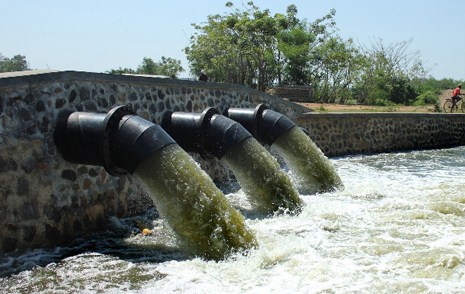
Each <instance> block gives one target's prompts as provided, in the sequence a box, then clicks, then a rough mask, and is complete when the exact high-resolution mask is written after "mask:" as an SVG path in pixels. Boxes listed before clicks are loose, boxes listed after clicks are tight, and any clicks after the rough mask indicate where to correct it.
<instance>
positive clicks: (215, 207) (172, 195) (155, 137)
mask: <svg viewBox="0 0 465 294" xmlns="http://www.w3.org/2000/svg"><path fill="white" fill-rule="evenodd" d="M55 143H56V145H57V149H58V150H59V152H60V153H61V154H62V155H63V157H64V158H65V159H66V160H68V161H70V162H74V163H81V164H91V165H100V166H104V167H105V169H106V170H107V171H108V172H109V173H110V174H112V175H124V174H134V175H135V176H136V177H137V178H138V179H140V180H141V182H142V184H143V185H144V186H145V187H146V188H147V191H148V192H149V195H150V196H151V198H152V199H153V200H154V202H155V204H156V206H157V209H158V210H159V212H160V215H161V216H162V217H163V218H164V219H166V221H167V223H168V225H169V226H170V227H171V228H172V229H173V230H174V232H175V233H176V234H177V235H178V236H179V238H180V240H181V243H182V245H184V248H186V250H188V251H189V252H190V253H192V254H195V255H201V256H204V257H207V258H212V259H220V258H223V257H224V256H225V255H226V254H228V253H229V252H231V251H237V250H242V249H248V248H252V247H254V246H256V241H255V237H254V236H253V234H252V233H251V232H250V231H249V229H248V228H247V226H246V225H245V223H244V218H243V216H242V215H241V214H240V213H239V212H238V211H237V210H235V209H234V208H233V207H232V206H231V205H230V204H229V202H228V201H227V199H226V198H225V196H224V194H223V193H222V192H221V191H220V190H219V189H218V188H217V187H216V186H215V184H214V183H213V181H212V180H211V178H210V177H208V175H207V174H206V173H205V172H203V171H202V170H201V169H200V168H199V167H198V165H197V164H196V163H195V162H194V160H193V159H192V158H191V157H190V156H189V155H188V154H187V153H185V152H184V151H183V150H182V149H181V148H180V147H179V146H178V145H177V144H176V142H175V141H174V140H173V139H172V138H171V137H170V136H169V135H168V134H167V133H166V132H165V131H164V130H163V129H162V128H161V127H160V126H158V125H155V124H153V123H151V122H149V121H147V120H144V119H142V118H140V117H138V116H136V115H133V114H132V110H131V109H130V107H128V106H122V107H116V108H114V109H112V110H111V111H110V112H109V113H108V114H107V115H105V114H101V113H84V112H73V113H63V114H62V115H61V117H60V119H59V122H58V125H57V128H56V132H55Z"/></svg>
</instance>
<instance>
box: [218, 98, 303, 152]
mask: <svg viewBox="0 0 465 294" xmlns="http://www.w3.org/2000/svg"><path fill="white" fill-rule="evenodd" d="M223 114H224V115H225V116H227V117H229V118H230V119H232V120H234V121H237V122H238V123H240V124H241V125H242V126H244V128H246V129H247V130H248V131H249V132H250V133H251V134H252V135H253V136H254V137H255V139H257V141H259V142H260V143H262V144H265V145H271V144H273V142H274V141H275V140H276V139H277V138H278V137H279V136H281V135H282V134H283V133H285V132H287V131H288V130H290V129H291V128H293V127H294V126H295V124H294V122H292V121H291V120H290V119H289V118H288V117H287V116H285V115H283V114H281V113H278V112H276V111H273V110H270V109H268V108H267V107H266V106H265V105H264V104H259V105H258V106H257V107H255V108H254V109H253V108H228V109H226V110H225V111H224V113H223Z"/></svg>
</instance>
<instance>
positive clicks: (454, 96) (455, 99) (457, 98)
mask: <svg viewBox="0 0 465 294" xmlns="http://www.w3.org/2000/svg"><path fill="white" fill-rule="evenodd" d="M460 89H462V84H458V86H457V88H455V90H454V91H453V92H452V104H453V105H455V104H456V103H457V102H459V101H460V100H462V98H460V96H461V95H462V94H460Z"/></svg>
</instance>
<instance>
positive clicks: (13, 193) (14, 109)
mask: <svg viewBox="0 0 465 294" xmlns="http://www.w3.org/2000/svg"><path fill="white" fill-rule="evenodd" d="M0 100H1V103H0V253H1V252H8V251H11V250H14V249H23V248H31V247H39V246H47V245H54V244H57V243H60V242H66V241H67V240H69V239H70V238H72V237H73V236H74V235H75V234H76V233H79V232H86V231H89V230H93V229H98V228H101V227H102V226H105V220H106V219H107V217H108V216H118V217H122V216H128V215H131V214H137V213H140V212H142V211H144V210H145V209H147V208H148V207H150V206H151V205H152V202H151V200H150V199H149V198H148V196H147V195H146V193H145V191H144V190H142V189H141V188H140V187H139V185H138V184H137V183H136V182H135V181H134V179H133V178H132V177H131V176H123V177H112V176H110V175H109V174H108V173H107V172H106V171H105V170H104V169H103V168H101V167H96V166H88V165H79V164H71V163H68V162H66V161H64V160H63V159H62V157H61V155H60V154H58V153H57V150H56V148H55V143H54V138H53V135H54V130H55V123H56V119H57V115H58V114H59V113H60V112H61V111H63V110H74V111H89V112H108V110H110V109H111V108H113V107H114V106H118V105H124V104H127V103H131V104H132V106H133V108H134V109H135V111H136V113H137V114H138V115H139V116H141V117H143V118H145V119H147V120H150V121H152V122H154V123H159V122H160V121H161V118H162V116H163V114H164V113H165V112H166V111H187V112H201V111H202V110H204V109H205V108H207V107H215V108H217V109H218V110H219V111H223V110H224V109H225V108H227V107H241V108H255V107H256V105H257V104H260V103H265V104H267V105H268V106H269V107H270V108H271V109H273V110H275V111H278V112H280V113H283V114H285V115H287V116H288V117H289V118H291V119H293V120H294V121H295V122H296V123H297V124H298V125H300V126H302V127H305V128H307V129H308V130H309V132H310V136H311V138H312V139H313V140H314V141H315V143H316V144H317V145H318V146H319V147H320V148H321V149H322V150H323V151H324V152H325V153H326V154H327V155H329V156H337V155H345V154H356V153H371V152H386V151H397V150H410V149H424V148H439V147H450V146H456V145H465V138H464V134H465V132H464V131H465V128H464V124H465V116H464V115H442V114H389V113H387V114H319V113H306V112H308V109H306V108H304V107H301V106H299V105H296V104H294V103H291V102H287V101H284V100H283V99H281V98H277V97H274V96H270V95H267V94H264V93H261V92H258V91H255V90H251V89H248V88H245V87H242V86H237V85H228V84H216V83H204V82H194V81H182V80H172V79H158V78H148V77H134V76H114V75H107V74H97V73H85V72H73V71H67V72H22V73H14V74H0ZM193 156H194V158H195V159H196V160H197V161H198V162H199V163H200V164H201V166H202V167H203V168H204V169H205V170H206V171H207V173H209V174H210V176H211V177H212V178H214V179H215V180H216V181H218V182H221V181H225V180H227V179H228V176H229V175H228V173H229V171H228V169H226V168H225V167H224V166H223V165H221V163H220V162H219V161H217V160H211V161H204V160H202V159H200V158H199V157H198V156H196V155H193Z"/></svg>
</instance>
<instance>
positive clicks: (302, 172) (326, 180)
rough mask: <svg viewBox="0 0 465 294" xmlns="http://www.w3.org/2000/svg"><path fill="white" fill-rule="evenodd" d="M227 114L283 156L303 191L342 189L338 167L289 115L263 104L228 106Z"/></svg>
mask: <svg viewBox="0 0 465 294" xmlns="http://www.w3.org/2000/svg"><path fill="white" fill-rule="evenodd" d="M224 113H225V115H226V116H227V117H229V118H231V119H233V120H235V121H237V122H239V123H240V124H241V125H243V126H244V127H245V128H246V129H247V130H248V131H249V132H251V134H252V135H253V136H254V137H255V138H256V139H257V140H258V141H259V142H260V143H262V144H264V145H269V146H270V147H271V148H272V149H275V150H276V151H278V152H279V154H280V155H282V157H283V158H284V161H285V162H286V164H287V166H288V168H289V169H290V170H291V171H292V172H293V176H294V177H293V178H294V180H295V182H296V184H297V188H298V190H299V192H300V193H302V194H314V193H319V192H329V191H332V190H335V189H338V188H342V187H343V184H342V181H341V179H340V177H339V175H338V174H337V172H336V169H335V168H334V166H333V165H332V164H331V162H330V161H329V160H328V158H327V157H326V156H325V155H324V154H323V152H321V150H320V149H319V148H318V146H316V145H315V143H314V142H313V141H312V140H311V139H310V137H309V136H308V135H307V134H305V133H304V132H303V131H302V130H301V129H300V128H299V127H297V126H296V125H295V124H294V123H293V122H292V121H291V120H290V119H289V118H288V117H286V116H285V115H283V114H280V113H278V112H275V111H273V110H270V109H268V108H267V107H266V106H265V105H263V104H260V105H258V106H257V107H256V108H255V109H242V108H229V109H226V110H225V112H224Z"/></svg>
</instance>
